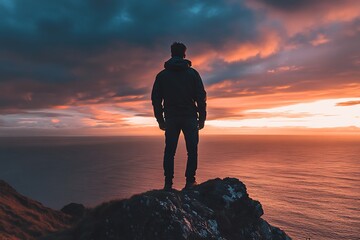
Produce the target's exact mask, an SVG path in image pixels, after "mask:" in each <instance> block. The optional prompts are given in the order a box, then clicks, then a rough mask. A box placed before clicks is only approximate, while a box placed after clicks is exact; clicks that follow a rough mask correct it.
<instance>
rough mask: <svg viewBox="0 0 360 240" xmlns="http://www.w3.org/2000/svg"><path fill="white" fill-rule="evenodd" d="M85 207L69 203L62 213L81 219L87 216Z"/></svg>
mask: <svg viewBox="0 0 360 240" xmlns="http://www.w3.org/2000/svg"><path fill="white" fill-rule="evenodd" d="M85 210H86V209H85V207H84V205H82V204H79V203H69V204H68V205H66V206H64V207H63V208H62V209H61V210H60V211H61V212H63V213H66V214H68V215H71V216H73V217H74V218H81V217H83V216H84V214H85Z"/></svg>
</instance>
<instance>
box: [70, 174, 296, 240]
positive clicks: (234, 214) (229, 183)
mask: <svg viewBox="0 0 360 240" xmlns="http://www.w3.org/2000/svg"><path fill="white" fill-rule="evenodd" d="M262 214H263V209H262V206H261V204H260V203H259V202H258V201H255V200H252V199H251V198H249V196H248V193H247V191H246V187H245V185H244V184H243V183H242V182H240V181H239V180H238V179H235V178H225V179H223V180H222V179H219V178H218V179H213V180H209V181H207V182H204V183H202V184H200V185H198V186H196V187H194V188H193V189H192V190H190V191H177V190H173V191H163V190H153V191H149V192H145V193H142V194H138V195H135V196H133V197H131V198H130V199H124V200H118V201H111V202H107V203H103V204H101V205H100V206H98V207H96V208H95V209H93V210H91V211H90V212H89V214H88V215H87V216H86V217H85V218H84V219H83V220H82V221H81V222H80V223H79V224H78V225H77V226H76V227H75V228H74V230H73V232H72V238H68V239H69V240H70V239H74V240H75V239H79V240H85V239H86V240H87V239H104V240H105V239H145V240H146V239H149V240H150V239H151V240H153V239H174V240H177V239H179V240H180V239H222V240H225V239H228V240H232V239H254V240H265V239H266V240H289V239H290V237H289V236H287V235H286V234H285V232H283V231H282V230H280V229H279V228H276V227H273V226H271V225H269V224H268V223H267V222H266V221H265V220H263V219H261V216H262Z"/></svg>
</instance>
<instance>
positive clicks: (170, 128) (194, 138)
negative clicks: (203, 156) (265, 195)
mask: <svg viewBox="0 0 360 240" xmlns="http://www.w3.org/2000/svg"><path fill="white" fill-rule="evenodd" d="M180 131H182V132H183V134H184V137H185V142H186V150H187V156H188V159H187V164H186V172H185V177H186V181H187V182H193V181H195V174H196V168H197V157H198V156H197V155H198V154H197V149H198V148H197V147H198V142H199V129H198V121H197V119H196V118H195V117H176V118H170V119H166V130H165V152H164V175H165V180H166V181H172V179H173V177H174V157H175V152H176V147H177V144H178V140H179V135H180Z"/></svg>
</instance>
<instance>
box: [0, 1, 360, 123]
mask: <svg viewBox="0 0 360 240" xmlns="http://www.w3.org/2000/svg"><path fill="white" fill-rule="evenodd" d="M314 11H316V14H314ZM359 12H360V4H359V2H358V1H356V0H344V1H341V2H339V1H336V0H329V1H316V2H314V1H310V0H305V1H295V0H291V1H278V0H270V1H265V0H256V1H215V0H210V1H199V0H196V1H193V2H191V3H188V2H184V1H170V2H166V3H164V2H163V1H160V0H152V1H145V2H144V1H139V0H136V1H115V0H110V1H106V3H105V2H102V1H98V0H90V1H76V2H74V1H70V0H65V1H61V2H59V1H51V2H50V1H46V0H39V1H36V3H30V2H24V1H20V0H14V1H5V2H4V1H3V2H0V15H1V16H2V21H1V22H0V34H1V36H2V37H1V38H0V89H1V94H0V116H4V117H5V118H6V121H5V122H6V124H10V120H9V119H11V120H14V119H15V117H17V119H19V124H28V125H31V124H33V125H34V122H32V123H30V122H31V121H37V122H38V123H37V125H36V126H38V127H39V128H41V124H44V126H49V127H53V125H48V124H57V127H61V126H62V127H64V128H65V127H69V126H85V125H87V124H89V125H91V126H92V127H109V126H118V127H122V126H125V124H129V122H126V121H123V120H121V119H124V118H129V117H134V116H137V117H152V107H151V104H150V96H149V94H150V91H151V87H152V84H153V81H154V77H155V75H156V74H157V72H158V71H160V70H161V69H162V68H163V62H164V61H165V60H167V58H169V55H170V54H169V50H170V49H169V45H170V44H171V43H172V42H173V41H183V42H184V43H185V44H187V46H188V52H187V55H188V57H189V58H190V60H192V61H193V66H194V68H196V69H197V70H199V72H200V74H201V76H202V78H203V80H204V83H205V86H206V88H207V90H208V97H209V100H210V101H211V102H212V104H216V101H218V102H220V103H221V102H222V101H223V100H221V99H224V98H227V99H235V100H234V101H242V100H248V99H251V101H255V100H254V99H256V98H257V99H261V100H262V102H260V103H256V104H262V105H263V106H268V107H269V104H270V103H271V104H274V105H276V106H278V105H281V104H285V103H286V104H287V103H289V102H298V101H300V100H301V99H300V98H301V97H299V96H303V98H306V99H305V100H304V99H303V100H304V101H310V100H316V99H319V98H324V97H325V96H326V97H337V96H340V95H341V96H342V97H353V96H354V91H355V90H356V89H358V87H359V84H360V70H359V69H360V68H359V63H360V55H359V54H358V52H359V51H360V49H359V45H358V42H359V41H360V15H359ZM357 50H359V51H357ZM351 86H353V87H351ZM337 89H346V90H344V91H343V92H342V93H340V92H339V91H335V90H337ZM331 94H333V95H332V96H330V95H331ZM281 95H283V96H284V97H281ZM335 95H337V96H335ZM274 96H276V97H277V98H279V99H281V101H280V100H279V101H275V100H273V99H271V98H272V97H274ZM285 96H286V98H285ZM252 104H255V103H252ZM252 104H250V105H251V106H253V105H252ZM257 107H259V106H257ZM114 108H117V110H116V111H115V112H114ZM245 108H246V109H248V108H249V107H245ZM94 109H100V110H99V111H96V110H94ZM109 109H112V110H111V111H110V110H109ZM52 110H56V111H57V112H56V113H54V112H52ZM242 110H244V109H236V108H235V107H234V108H232V109H231V108H229V109H228V108H227V107H224V106H218V105H216V106H215V105H213V106H212V105H210V104H209V118H210V119H219V118H235V117H241V116H242V115H243V111H242ZM87 111H88V115H87V114H86V112H87ZM101 111H102V112H101ZM35 112H37V113H35ZM61 113H63V114H65V115H67V114H72V115H74V117H73V118H71V117H69V116H65V115H64V116H61V115H60V114H61ZM15 114H18V115H15ZM36 114H37V115H36ZM42 114H43V115H42ZM46 114H49V115H46ZM52 114H53V115H52ZM57 114H59V115H57ZM113 114H114V115H113ZM117 114H118V115H117ZM35 115H36V116H35ZM41 115H42V117H44V118H46V123H43V122H42V121H41V120H39V119H38V118H40V116H41ZM27 117H28V118H30V119H26V118H27ZM259 117H260V116H259ZM20 119H22V120H21V121H23V122H21V121H20ZM34 119H35V120H34ZM51 119H59V120H60V121H59V122H57V123H54V122H52V121H51ZM81 119H83V120H81ZM84 119H86V120H84ZM112 119H119V122H116V121H114V120H112ZM26 121H27V123H26ZM29 121H30V122H29ZM2 122H3V123H4V121H2ZM16 122H17V121H14V123H16ZM33 125H32V126H33Z"/></svg>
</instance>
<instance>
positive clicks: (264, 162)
mask: <svg viewBox="0 0 360 240" xmlns="http://www.w3.org/2000/svg"><path fill="white" fill-rule="evenodd" d="M163 147H164V139H163V137H162V136H156V137H22V138H20V137H13V138H11V137H8V138H5V137H2V138H0V179H4V180H5V181H7V182H8V183H10V184H11V185H12V186H13V187H14V188H15V189H17V190H18V191H19V192H20V193H22V194H23V195H25V196H28V197H31V198H33V199H35V200H37V201H40V202H41V203H43V204H44V205H45V206H49V207H52V208H55V209H60V208H61V207H63V206H64V205H66V204H68V203H70V202H77V203H83V204H84V205H86V206H89V207H92V206H96V205H97V204H100V203H102V202H104V201H109V200H113V199H120V198H127V197H130V196H132V195H133V194H136V193H141V192H144V191H148V190H151V189H160V188H162V187H163V171H162V155H163ZM185 164H186V151H185V144H184V139H183V138H182V137H181V138H180V141H179V146H178V151H177V153H176V157H175V179H174V181H175V182H174V187H175V188H177V189H181V188H182V187H183V186H184V184H185V177H184V171H185ZM217 177H219V178H224V177H236V178H239V179H240V180H241V181H242V182H244V183H245V184H246V186H247V189H248V192H249V194H250V197H252V198H253V199H256V200H259V201H260V202H261V204H262V206H263V209H264V212H265V214H264V216H263V218H264V219H265V220H267V221H268V222H269V223H270V224H272V225H274V226H277V227H280V228H281V229H283V230H284V231H285V232H286V233H288V234H289V235H290V236H291V237H292V238H293V239H296V240H297V239H304V240H305V239H311V240H331V239H334V240H337V239H341V240H355V239H358V240H359V239H360V136H355V137H354V136H352V137H350V136H343V137H340V136H245V135H241V136H201V138H200V143H199V164H198V172H197V181H198V182H200V183H201V182H203V181H206V180H208V179H211V178H217Z"/></svg>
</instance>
